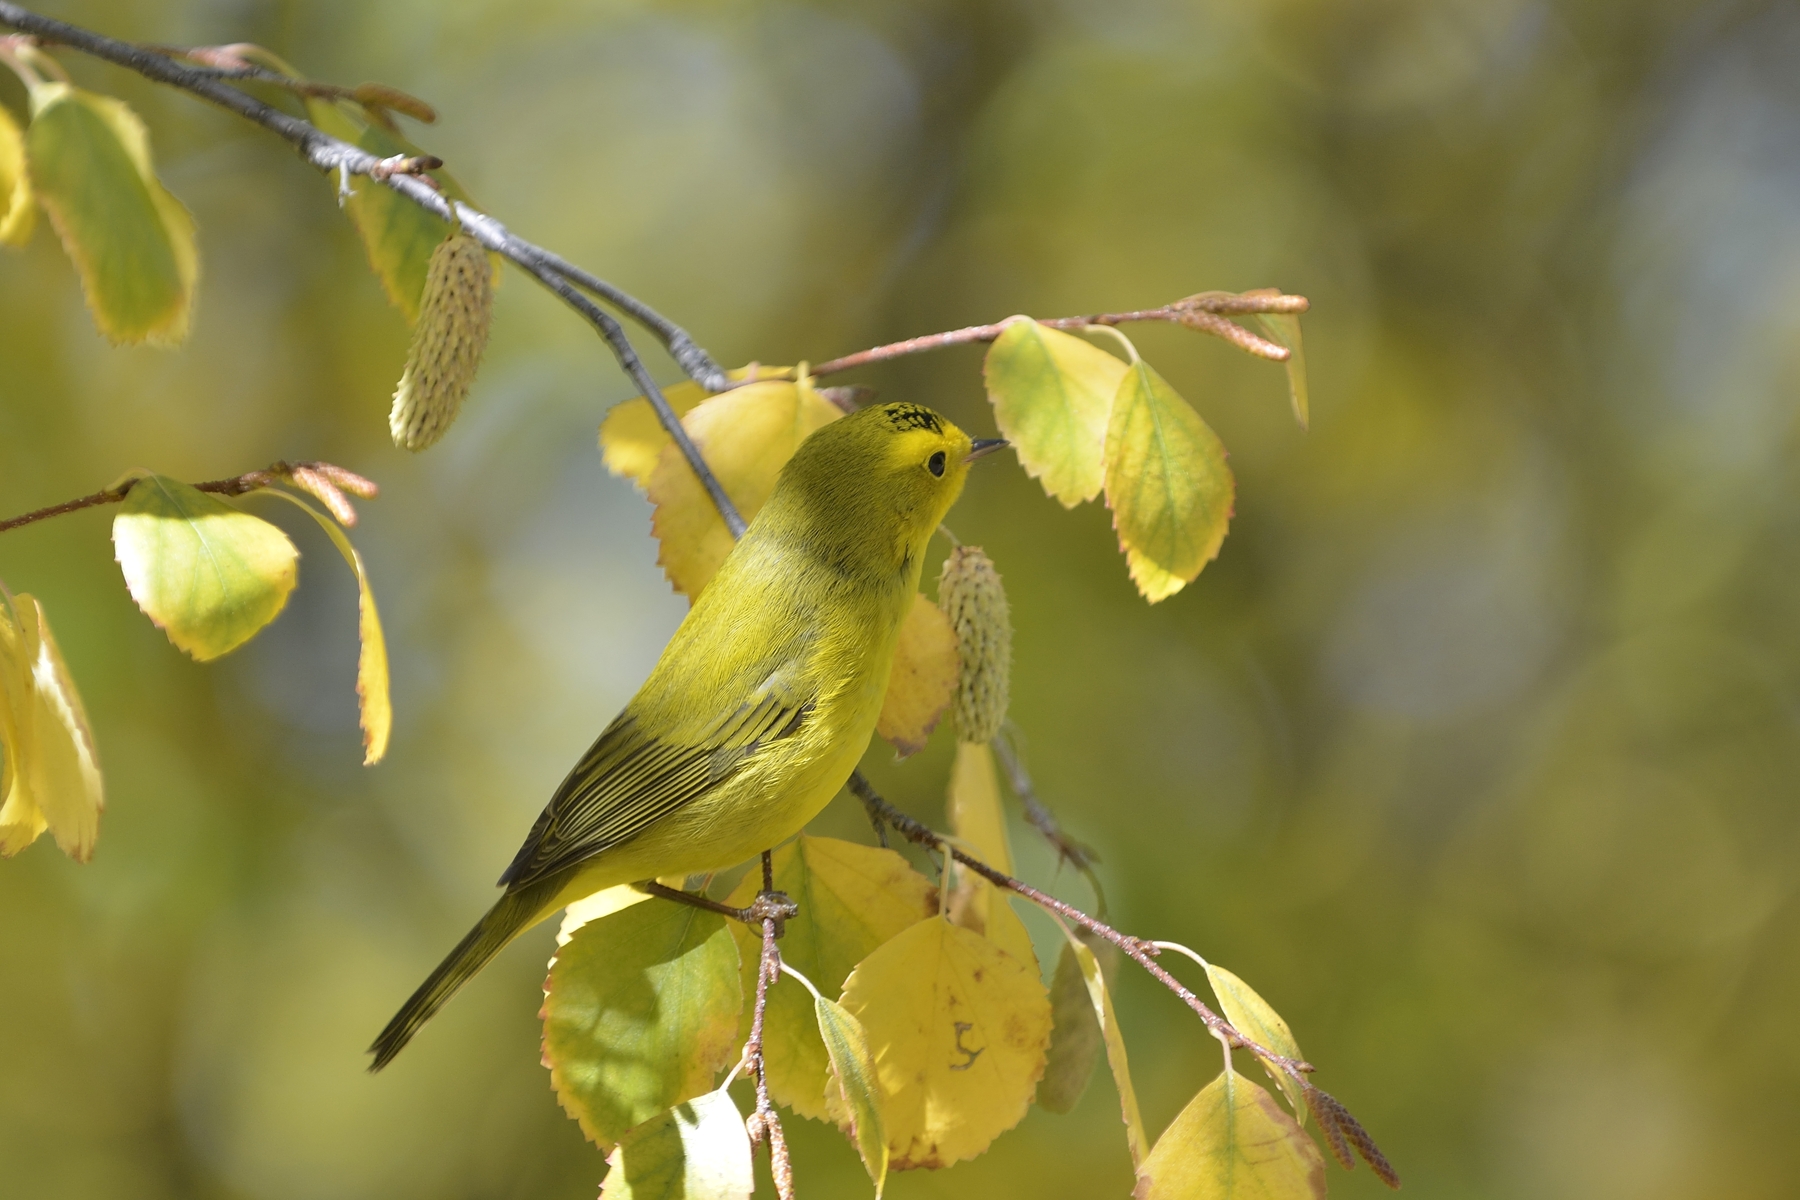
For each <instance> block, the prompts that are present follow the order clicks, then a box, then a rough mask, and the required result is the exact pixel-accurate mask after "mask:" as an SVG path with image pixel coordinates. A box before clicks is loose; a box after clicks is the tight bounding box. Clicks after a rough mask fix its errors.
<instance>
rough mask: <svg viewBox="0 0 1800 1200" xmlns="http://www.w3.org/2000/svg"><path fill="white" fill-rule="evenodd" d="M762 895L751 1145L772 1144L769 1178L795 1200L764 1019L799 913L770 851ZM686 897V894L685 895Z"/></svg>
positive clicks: (750, 1053)
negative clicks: (780, 883) (785, 933)
mask: <svg viewBox="0 0 1800 1200" xmlns="http://www.w3.org/2000/svg"><path fill="white" fill-rule="evenodd" d="M762 877H763V885H762V891H761V892H759V893H757V897H756V900H755V902H754V903H753V904H751V905H750V907H749V908H748V909H746V910H745V912H746V913H747V914H751V915H752V916H753V917H754V918H755V919H759V920H760V922H761V924H762V956H761V958H760V959H759V960H758V962H757V969H756V1007H755V1008H754V1009H753V1010H752V1012H751V1017H750V1037H749V1039H748V1040H746V1041H745V1042H744V1059H745V1061H747V1062H748V1063H749V1064H750V1069H751V1070H752V1071H754V1072H755V1074H756V1111H755V1112H754V1113H752V1114H751V1115H750V1120H749V1121H748V1122H746V1124H747V1126H748V1128H749V1130H750V1141H751V1144H753V1145H754V1144H757V1143H760V1142H763V1141H765V1140H766V1141H767V1142H768V1143H769V1175H770V1176H771V1177H772V1178H773V1179H774V1180H775V1194H776V1195H777V1196H779V1197H780V1198H781V1200H794V1167H793V1164H792V1163H790V1162H789V1161H788V1148H787V1138H786V1137H785V1136H784V1135H783V1134H782V1132H781V1116H780V1114H779V1113H777V1112H776V1111H775V1103H774V1101H772V1100H770V1099H769V1075H768V1072H767V1070H765V1069H764V1064H763V1018H764V1017H765V1016H766V1015H767V1012H768V1007H769V985H770V984H772V983H774V982H775V980H776V979H777V978H778V977H779V976H780V975H781V951H780V950H778V949H776V946H775V939H776V938H778V937H780V936H781V924H782V922H783V921H784V920H785V919H786V918H787V917H791V916H793V915H794V913H795V912H797V911H798V908H797V907H796V906H795V904H794V902H793V901H792V900H790V899H788V898H787V897H786V896H784V895H782V894H781V893H780V892H778V891H776V890H775V856H774V855H773V854H772V853H770V852H769V851H767V850H764V851H763V856H762ZM683 894H684V895H685V893H683Z"/></svg>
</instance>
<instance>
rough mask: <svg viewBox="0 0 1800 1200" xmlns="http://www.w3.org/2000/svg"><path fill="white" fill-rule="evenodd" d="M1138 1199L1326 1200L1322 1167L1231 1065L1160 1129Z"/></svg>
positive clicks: (1271, 1103) (1294, 1128)
mask: <svg viewBox="0 0 1800 1200" xmlns="http://www.w3.org/2000/svg"><path fill="white" fill-rule="evenodd" d="M1137 1178H1138V1182H1137V1187H1136V1188H1134V1189H1133V1190H1132V1193H1131V1194H1132V1196H1133V1197H1134V1200H1190V1198H1191V1197H1207V1198H1208V1200H1215V1198H1216V1200H1324V1196H1325V1161H1324V1159H1322V1158H1320V1157H1319V1150H1318V1147H1317V1146H1314V1145H1313V1141H1312V1139H1311V1138H1309V1137H1307V1136H1306V1134H1304V1133H1303V1132H1301V1130H1300V1126H1298V1125H1296V1124H1295V1123H1294V1119H1293V1118H1292V1117H1290V1116H1288V1115H1287V1113H1286V1112H1285V1111H1283V1110H1282V1107H1281V1105H1279V1104H1277V1103H1276V1102H1275V1098H1274V1097H1273V1096H1271V1095H1269V1093H1267V1092H1265V1091H1264V1090H1263V1089H1262V1088H1260V1087H1258V1086H1257V1085H1256V1084H1254V1083H1251V1082H1250V1081H1249V1080H1248V1079H1245V1078H1244V1077H1243V1076H1242V1075H1239V1074H1238V1073H1237V1072H1236V1071H1233V1070H1232V1069H1231V1068H1230V1067H1227V1068H1226V1069H1225V1072H1224V1073H1223V1074H1221V1075H1220V1076H1219V1077H1218V1078H1217V1079H1215V1080H1213V1081H1212V1082H1211V1083H1209V1084H1207V1085H1206V1087H1205V1089H1203V1090H1202V1091H1201V1093H1200V1094H1199V1095H1198V1096H1195V1097H1194V1098H1193V1100H1191V1101H1189V1102H1188V1106H1187V1107H1186V1108H1184V1109H1182V1110H1181V1113H1180V1114H1179V1115H1178V1116H1177V1117H1176V1118H1175V1120H1174V1121H1173V1122H1171V1123H1170V1125H1169V1127H1168V1128H1167V1129H1166V1130H1164V1131H1163V1135H1162V1137H1160V1138H1158V1139H1157V1140H1156V1148H1155V1149H1154V1150H1152V1151H1151V1152H1150V1157H1149V1158H1147V1159H1145V1160H1144V1162H1143V1164H1142V1165H1141V1166H1140V1167H1139V1168H1138V1177H1137Z"/></svg>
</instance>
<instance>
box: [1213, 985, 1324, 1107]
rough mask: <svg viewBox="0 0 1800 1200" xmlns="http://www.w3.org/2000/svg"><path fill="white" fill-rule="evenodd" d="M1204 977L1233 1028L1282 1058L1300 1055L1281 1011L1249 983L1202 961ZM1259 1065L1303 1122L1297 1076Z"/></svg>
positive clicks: (1301, 1099) (1304, 1101) (1303, 1099)
mask: <svg viewBox="0 0 1800 1200" xmlns="http://www.w3.org/2000/svg"><path fill="white" fill-rule="evenodd" d="M1206 978H1207V980H1208V981H1209V982H1210V983H1211V984H1212V990H1213V995H1215V996H1217V997H1218V998H1219V1008H1220V1009H1221V1010H1222V1011H1223V1012H1224V1014H1225V1019H1226V1020H1227V1021H1230V1022H1231V1024H1232V1025H1233V1027H1235V1028H1236V1029H1237V1031H1238V1032H1239V1033H1241V1034H1243V1035H1244V1036H1245V1037H1247V1038H1249V1039H1250V1040H1251V1041H1253V1042H1259V1043H1261V1044H1262V1045H1263V1046H1265V1047H1267V1048H1268V1049H1270V1050H1273V1051H1274V1052H1275V1053H1277V1054H1279V1055H1282V1056H1283V1057H1285V1058H1297V1059H1304V1058H1305V1055H1303V1054H1301V1053H1300V1043H1298V1042H1296V1041H1295V1040H1294V1035H1293V1033H1292V1032H1291V1031H1290V1030H1289V1029H1288V1024H1287V1022H1286V1021H1284V1020H1282V1019H1281V1014H1280V1013H1278V1012H1276V1011H1275V1010H1274V1009H1273V1008H1270V1007H1269V1003H1268V1001H1266V1000H1264V999H1263V998H1262V997H1261V996H1259V995H1257V994H1256V992H1255V990H1254V989H1252V988H1251V987H1250V985H1249V984H1247V983H1245V982H1244V981H1243V980H1241V979H1239V978H1238V977H1237V976H1236V975H1233V974H1232V973H1231V972H1230V971H1227V970H1226V969H1225V968H1224V967H1220V966H1215V965H1214V964H1212V963H1207V964H1206ZM1263 1069H1264V1070H1265V1071H1267V1072H1268V1073H1269V1078H1271V1079H1273V1080H1274V1081H1275V1083H1276V1084H1277V1085H1278V1086H1279V1087H1280V1088H1281V1090H1282V1091H1283V1092H1285V1093H1286V1094H1287V1098H1288V1103H1289V1104H1291V1105H1293V1108H1294V1117H1295V1119H1296V1120H1297V1121H1298V1122H1299V1123H1300V1124H1301V1125H1305V1124H1306V1100H1305V1097H1304V1096H1302V1094H1301V1090H1300V1084H1299V1082H1298V1081H1297V1080H1295V1079H1293V1078H1292V1077H1291V1076H1289V1075H1288V1073H1287V1072H1286V1071H1282V1070H1280V1069H1278V1068H1276V1067H1274V1066H1271V1065H1270V1064H1268V1063H1266V1062H1265V1063H1263Z"/></svg>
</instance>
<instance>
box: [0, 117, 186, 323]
mask: <svg viewBox="0 0 1800 1200" xmlns="http://www.w3.org/2000/svg"><path fill="white" fill-rule="evenodd" d="M31 114H32V115H31V128H30V129H29V130H27V131H26V135H25V144H26V150H27V156H28V158H29V160H30V163H31V183H32V188H33V190H34V192H35V193H36V195H37V200H38V203H39V204H40V205H42V206H43V209H44V211H45V212H46V213H48V214H49V216H50V223H51V224H52V225H54V226H55V227H56V233H57V236H58V237H60V238H61V239H62V244H63V248H64V249H65V250H66V251H67V252H68V254H69V258H70V259H71V260H73V262H74V263H75V270H76V273H77V274H78V275H80V277H81V287H82V292H83V294H85V295H86V297H87V302H88V309H89V310H90V311H91V312H92V313H93V315H94V323H95V324H96V325H98V326H99V328H100V332H101V333H103V334H105V335H106V336H107V337H108V338H110V339H111V340H112V341H115V342H123V343H137V342H150V343H153V344H156V345H175V344H177V343H179V342H181V341H182V340H183V339H185V338H186V337H187V332H188V322H189V318H190V316H191V314H192V312H193V301H194V285H195V283H196V282H197V281H198V279H199V274H200V260H199V256H198V254H197V252H196V250H195V248H194V219H193V218H192V217H191V216H189V215H188V211H187V209H185V208H183V207H182V205H181V202H180V201H179V200H177V199H175V197H174V196H172V195H170V194H169V192H168V189H166V188H164V187H163V185H162V184H161V182H159V181H158V180H157V178H156V172H155V171H154V169H153V168H152V167H151V163H150V138H149V135H148V134H147V133H146V132H145V130H144V123H143V122H142V121H140V120H138V117H137V114H136V113H134V112H132V111H131V109H130V107H129V106H128V105H126V104H125V102H124V101H122V100H115V99H113V98H112V97H111V96H100V95H96V94H94V93H93V92H85V91H82V90H81V89H79V88H75V87H71V86H70V85H68V84H66V83H42V84H37V85H34V86H33V87H32V89H31Z"/></svg>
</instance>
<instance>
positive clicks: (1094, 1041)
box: [1037, 945, 1101, 1113]
mask: <svg viewBox="0 0 1800 1200" xmlns="http://www.w3.org/2000/svg"><path fill="white" fill-rule="evenodd" d="M1050 1020H1051V1029H1050V1058H1049V1061H1048V1062H1046V1063H1045V1065H1044V1078H1043V1079H1042V1080H1041V1081H1040V1082H1039V1083H1038V1090H1037V1102H1038V1107H1039V1108H1046V1109H1049V1110H1050V1111H1051V1112H1053V1113H1066V1112H1069V1111H1070V1110H1072V1109H1073V1108H1074V1107H1075V1103H1076V1101H1078V1100H1080V1099H1081V1095H1082V1093H1083V1092H1085V1091H1087V1086H1088V1081H1089V1080H1090V1079H1091V1078H1092V1077H1093V1074H1094V1065H1095V1064H1096V1063H1098V1062H1099V1061H1100V1043H1101V1039H1100V1020H1099V1018H1098V1017H1097V1016H1095V1014H1094V1001H1093V998H1092V997H1091V996H1089V995H1088V986H1087V980H1086V979H1084V978H1082V975H1081V962H1080V960H1078V959H1077V958H1076V957H1075V947H1074V946H1073V945H1065V946H1064V947H1063V948H1062V954H1060V955H1059V956H1058V957H1057V960H1056V974H1055V975H1054V976H1052V977H1051V980H1050Z"/></svg>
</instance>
